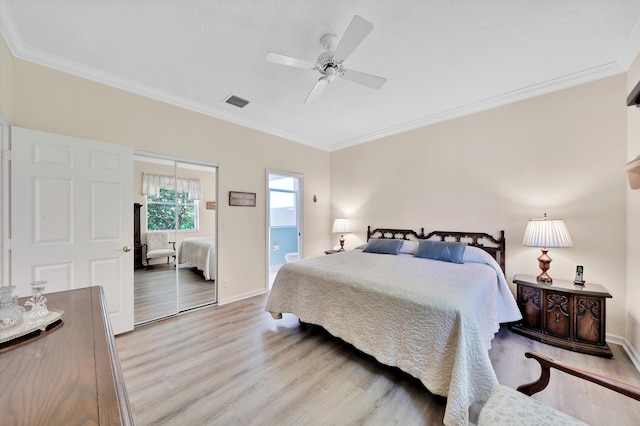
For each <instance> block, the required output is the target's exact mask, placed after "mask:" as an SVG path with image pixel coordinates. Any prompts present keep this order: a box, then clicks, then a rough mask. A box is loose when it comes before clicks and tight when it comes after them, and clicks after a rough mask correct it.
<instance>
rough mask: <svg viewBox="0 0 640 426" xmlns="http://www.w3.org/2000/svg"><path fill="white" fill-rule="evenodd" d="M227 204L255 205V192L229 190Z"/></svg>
mask: <svg viewBox="0 0 640 426" xmlns="http://www.w3.org/2000/svg"><path fill="white" fill-rule="evenodd" d="M229 205H230V206H242V207H255V206H256V193H255V192H238V191H229Z"/></svg>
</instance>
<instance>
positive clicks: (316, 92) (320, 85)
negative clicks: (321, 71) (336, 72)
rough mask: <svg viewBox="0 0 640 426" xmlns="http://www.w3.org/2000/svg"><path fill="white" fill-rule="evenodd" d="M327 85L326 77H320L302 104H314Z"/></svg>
mask: <svg viewBox="0 0 640 426" xmlns="http://www.w3.org/2000/svg"><path fill="white" fill-rule="evenodd" d="M328 85H329V79H328V78H327V77H322V78H321V79H319V80H318V81H316V84H315V85H314V86H313V89H311V92H309V95H307V99H305V100H304V103H305V104H309V103H311V102H314V101H315V100H316V99H318V98H319V97H320V95H321V94H322V92H323V91H324V88H325V87H327V86H328Z"/></svg>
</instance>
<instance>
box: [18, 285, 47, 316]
mask: <svg viewBox="0 0 640 426" xmlns="http://www.w3.org/2000/svg"><path fill="white" fill-rule="evenodd" d="M46 283H47V282H46V281H34V282H32V283H31V294H32V296H31V297H30V298H29V300H27V301H26V302H25V304H24V305H25V306H31V309H30V310H29V311H28V312H27V313H26V314H25V319H26V320H27V321H28V322H29V323H37V322H40V321H41V320H42V319H43V318H44V317H46V316H47V315H48V314H49V310H48V309H47V298H46V297H44V296H43V295H42V293H44V287H45V284H46Z"/></svg>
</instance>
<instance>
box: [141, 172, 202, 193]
mask: <svg viewBox="0 0 640 426" xmlns="http://www.w3.org/2000/svg"><path fill="white" fill-rule="evenodd" d="M174 188H175V190H176V191H182V192H187V193H188V194H189V198H190V199H192V200H201V199H202V187H201V185H200V179H187V178H180V177H179V178H176V177H175V176H166V175H155V174H152V173H143V174H142V194H144V195H158V194H160V189H171V190H173V189H174Z"/></svg>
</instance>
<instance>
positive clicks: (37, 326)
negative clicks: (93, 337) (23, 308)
mask: <svg viewBox="0 0 640 426" xmlns="http://www.w3.org/2000/svg"><path fill="white" fill-rule="evenodd" d="M62 314H64V311H63V310H61V309H49V313H48V314H47V316H46V317H44V318H42V319H41V320H40V321H38V322H37V323H31V324H30V323H28V322H27V321H25V322H23V323H22V324H20V325H19V326H18V327H13V328H9V329H7V330H4V331H0V343H4V342H8V341H10V340H13V339H17V338H18V337H22V336H25V335H27V334H29V333H33V332H34V331H36V330H41V331H44V330H45V329H46V328H47V327H48V326H49V325H51V324H53V323H54V322H56V321H58V320H59V319H60V318H62Z"/></svg>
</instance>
